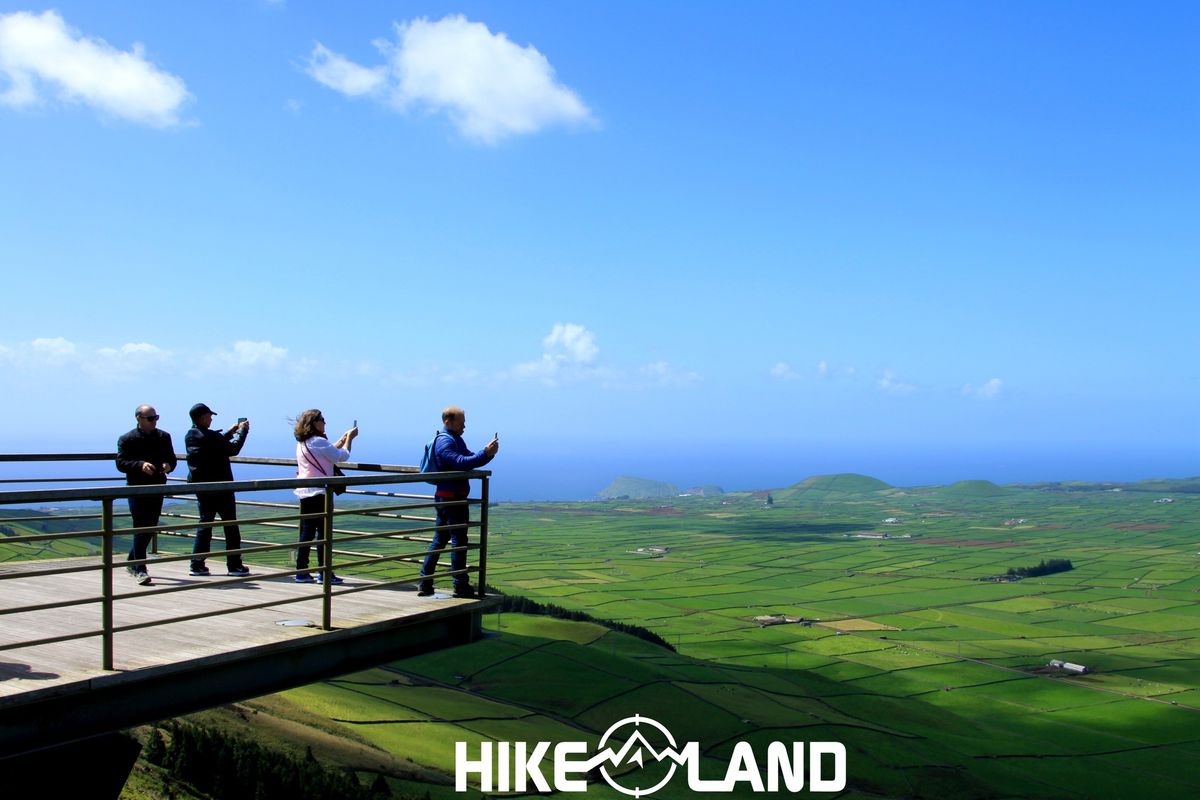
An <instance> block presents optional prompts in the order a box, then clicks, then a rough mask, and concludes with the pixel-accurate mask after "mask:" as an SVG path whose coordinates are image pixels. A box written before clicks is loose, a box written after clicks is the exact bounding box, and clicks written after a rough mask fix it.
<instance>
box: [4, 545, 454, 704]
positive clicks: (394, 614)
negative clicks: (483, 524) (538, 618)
mask: <svg viewBox="0 0 1200 800" xmlns="http://www.w3.org/2000/svg"><path fill="white" fill-rule="evenodd" d="M88 563H94V564H98V563H99V560H98V559H96V558H82V559H54V560H42V561H36V562H33V561H26V562H7V563H5V564H3V565H2V566H0V574H6V575H20V576H21V577H14V578H11V579H6V580H0V608H8V609H11V608H16V607H20V606H24V605H36V604H40V603H46V602H50V601H52V600H65V599H72V598H92V597H98V596H99V594H100V574H99V572H74V573H68V574H64V575H54V576H45V577H38V576H36V575H28V574H26V573H30V572H33V571H36V570H37V569H44V568H47V567H48V566H50V565H54V566H71V565H78V564H88ZM187 570H188V562H187V561H171V562H166V563H160V564H155V563H152V564H151V565H150V573H151V576H152V577H153V578H154V583H155V584H156V585H157V586H180V585H195V586H197V587H199V588H197V589H194V590H187V591H179V592H172V593H168V594H162V595H156V594H155V593H154V589H155V586H153V585H152V586H149V587H138V586H137V585H136V583H134V581H133V580H132V579H131V578H129V576H127V575H125V574H124V571H123V570H118V571H117V572H116V575H115V576H114V587H115V590H116V591H117V593H130V594H132V595H133V596H132V597H129V598H126V599H123V600H118V601H116V602H115V603H114V607H113V613H114V624H115V625H117V626H118V627H119V626H121V625H130V624H138V623H143V622H154V621H158V620H162V619H164V618H167V617H175V616H184V615H189V614H198V613H205V614H211V613H213V612H219V611H226V610H229V609H235V608H239V607H241V606H243V605H245V604H247V603H268V602H272V601H277V600H278V601H284V600H292V599H299V598H304V599H302V600H299V602H294V603H287V604H283V605H278V606H276V605H270V606H267V607H264V608H258V609H248V610H245V611H241V612H237V613H232V614H224V615H218V616H212V617H206V618H203V619H198V620H191V621H186V622H177V623H170V624H166V625H161V626H154V627H149V628H144V629H139V630H135V631H127V632H122V633H117V634H116V636H115V637H114V660H115V666H116V667H117V669H118V670H137V669H141V668H146V667H157V666H162V665H167V664H178V663H183V662H187V661H190V660H193V659H200V658H208V657H212V656H215V655H220V654H223V653H234V652H236V651H238V650H240V649H244V648H250V647H256V646H259V645H264V644H271V643H274V642H286V641H291V640H295V639H298V638H301V637H306V636H316V635H320V634H321V631H320V630H319V629H316V628H303V627H284V626H282V625H279V624H278V623H279V622H281V621H283V620H288V619H307V620H311V621H313V622H319V621H320V618H321V603H322V592H321V586H320V584H297V583H294V582H292V580H291V578H290V577H289V576H277V574H278V573H279V572H283V571H285V570H280V569H276V568H271V567H261V566H251V570H252V572H253V575H252V576H251V578H250V579H249V580H248V581H247V582H246V583H244V584H225V585H213V586H206V585H205V584H206V583H207V582H209V580H210V579H204V578H193V577H191V576H189V575H188V574H187ZM215 577H216V578H217V579H218V580H222V579H225V576H224V575H219V576H215ZM344 577H345V578H346V584H345V585H346V586H363V585H370V584H372V583H375V581H371V580H369V579H366V578H358V577H353V576H344ZM336 588H337V587H335V596H334V597H333V625H334V627H335V628H339V629H344V628H352V627H357V626H362V625H370V624H372V623H377V622H382V621H385V620H394V619H397V618H403V617H405V616H409V615H415V614H423V613H425V612H428V611H430V610H431V609H433V608H452V607H461V608H462V611H463V612H469V611H470V608H471V606H473V605H476V604H477V601H471V600H455V599H445V600H434V599H432V598H417V597H416V595H415V585H414V586H411V587H406V588H397V587H394V586H385V587H380V588H379V589H378V590H367V591H362V592H358V593H355V594H351V595H347V596H345V597H341V598H339V597H337V596H336ZM100 620H101V615H100V604H99V603H98V602H97V603H91V604H87V605H80V606H72V607H67V608H59V609H49V610H43V611H32V612H20V613H14V614H8V615H4V616H0V645H7V644H18V643H20V642H25V641H31V640H35V639H40V638H48V637H53V636H60V635H67V634H73V633H81V632H85V631H98V630H99V629H100V626H101V621H100ZM100 663H101V640H100V636H99V635H96V636H90V637H88V638H82V639H76V640H73V641H67V642H58V643H54V644H48V645H38V646H34V647H21V648H15V649H12V650H0V698H4V697H13V696H16V695H19V694H21V693H22V692H28V691H33V690H36V689H44V688H46V687H48V686H54V685H60V684H67V683H72V682H75V681H79V680H84V679H87V678H89V677H94V676H100V675H104V674H108V673H105V672H104V671H103V670H101V669H100Z"/></svg>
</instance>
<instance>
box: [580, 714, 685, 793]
mask: <svg viewBox="0 0 1200 800" xmlns="http://www.w3.org/2000/svg"><path fill="white" fill-rule="evenodd" d="M627 726H633V732H632V733H630V734H627V738H626V739H625V743H624V744H623V745H621V747H620V748H619V749H617V750H614V749H613V747H612V745H610V744H609V740H610V739H615V738H620V736H621V735H622V731H623V729H624V728H626V727H627ZM642 726H647V728H653V729H655V730H657V731H658V732H659V733H661V734H662V737H663V738H664V739H666V742H667V746H665V747H661V748H656V747H655V746H654V745H653V744H651V742H650V741H649V740H648V739H647V738H646V737H645V735H643V733H642ZM676 747H677V746H676V744H675V737H674V736H672V735H671V732H670V731H669V730H667V729H666V727H665V726H663V725H662V724H661V723H659V722H657V721H655V720H652V719H650V718H649V717H643V716H642V715H640V714H634V715H633V716H632V717H626V718H625V719H623V720H620V721H619V722H616V723H614V724H613V725H612V726H611V727H609V729H608V730H607V731H605V732H604V736H603V737H602V738H601V739H600V748H599V751H598V752H597V753H596V755H594V756H593V757H592V758H590V759H588V762H587V766H588V769H594V768H595V767H597V766H599V767H600V774H601V775H602V776H604V780H605V781H607V782H608V785H609V786H611V787H613V788H614V789H616V790H617V791H618V792H621V793H622V794H627V795H630V796H631V797H644V796H646V795H648V794H651V793H653V792H656V791H658V790H659V789H661V788H662V787H663V786H665V785H666V783H667V782H668V781H669V780H671V777H672V776H673V775H674V774H675V768H676V767H677V766H678V765H680V764H682V763H684V760H685V757H684V755H683V754H682V753H680V752H679V750H678V749H676ZM647 758H649V759H652V760H653V761H654V762H656V763H657V762H660V761H669V762H671V766H670V769H668V770H667V774H666V776H664V777H663V778H662V779H661V780H659V781H658V782H657V783H655V784H654V785H653V786H650V787H647V788H642V786H641V784H638V785H636V786H634V787H633V788H629V787H627V786H623V785H622V784H621V783H619V782H618V781H617V779H616V778H614V777H613V776H612V775H610V774H609V772H608V767H610V766H611V767H614V768H615V767H620V766H621V765H631V764H636V765H637V767H638V768H639V769H645V768H646V760H647ZM632 774H633V775H636V773H632ZM622 777H623V778H625V779H626V780H628V779H629V778H630V773H626V774H625V775H623V776H622Z"/></svg>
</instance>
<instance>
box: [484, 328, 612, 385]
mask: <svg viewBox="0 0 1200 800" xmlns="http://www.w3.org/2000/svg"><path fill="white" fill-rule="evenodd" d="M599 352H600V348H599V347H597V346H596V336H595V334H593V333H592V332H591V331H589V330H588V329H587V328H585V327H584V326H582V325H579V324H576V323H574V322H556V323H554V326H553V327H552V328H551V329H550V333H548V334H546V336H545V337H544V338H543V339H542V357H541V358H539V359H537V360H536V361H526V362H524V363H521V364H517V365H516V366H515V367H513V368H512V369H511V370H509V371H508V372H507V373H505V374H504V375H502V377H513V378H518V379H524V380H540V381H541V382H542V383H544V384H546V385H547V386H556V385H558V383H559V382H560V381H564V380H567V381H577V380H585V379H599V380H605V379H613V378H615V377H616V374H615V373H614V371H613V370H611V369H609V368H607V367H600V366H596V365H595V364H594V363H593V362H594V361H595V360H596V355H597V354H598V353H599Z"/></svg>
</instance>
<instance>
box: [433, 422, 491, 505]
mask: <svg viewBox="0 0 1200 800" xmlns="http://www.w3.org/2000/svg"><path fill="white" fill-rule="evenodd" d="M433 453H434V456H435V457H436V458H437V468H438V471H439V472H465V471H466V470H470V469H478V468H479V467H482V466H483V465H484V464H486V463H488V462H489V461H491V460H492V457H491V456H490V455H488V453H487V451H486V450H480V451H479V452H478V453H472V452H471V451H470V449H469V448H468V447H467V443H466V442H464V441H463V438H462V437H461V436H455V435H454V434H453V433H450V431H448V430H446V429H445V428H442V429H441V430H440V431H438V437H437V442H436V443H434V445H433ZM435 486H436V487H437V491H439V492H453V493H454V494H457V495H461V496H463V497H466V496H467V494H469V493H470V491H471V484H470V482H469V481H466V480H454V481H445V482H443V483H437V484H435Z"/></svg>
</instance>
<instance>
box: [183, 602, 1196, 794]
mask: <svg viewBox="0 0 1200 800" xmlns="http://www.w3.org/2000/svg"><path fill="white" fill-rule="evenodd" d="M486 622H487V626H486V627H487V631H488V636H487V637H486V638H484V639H483V640H482V641H479V642H476V643H474V644H471V645H466V646H463V647H458V648H453V649H450V650H445V651H441V652H439V653H433V654H429V655H425V656H420V657H416V658H411V659H407V660H404V661H400V662H395V663H392V664H389V665H386V666H383V667H380V668H378V669H374V670H369V671H367V672H362V673H358V674H355V675H348V676H344V677H342V678H338V679H334V680H329V681H324V682H322V683H319V684H314V685H312V686H307V687H304V688H301V689H296V690H293V691H290V692H285V693H282V694H280V695H273V696H271V697H267V698H262V699H260V700H256V701H251V702H249V703H246V704H243V705H241V706H239V707H235V708H231V709H225V710H220V711H215V712H207V713H206V714H205V715H201V716H202V717H203V718H204V720H205V721H206V722H207V724H210V725H219V726H222V727H223V728H225V729H227V730H229V731H232V732H237V733H240V734H242V735H245V734H250V735H252V736H255V737H257V738H258V739H259V740H260V741H264V742H269V743H273V744H274V746H277V747H280V748H284V749H288V750H290V751H292V752H296V751H303V749H304V748H305V747H312V748H313V749H314V753H315V754H316V755H317V756H318V757H319V758H321V759H322V761H323V762H327V763H330V764H332V765H335V766H343V767H346V768H349V769H352V770H354V771H356V772H358V773H359V774H360V775H363V776H366V778H367V779H364V781H363V782H364V783H369V773H382V774H384V775H386V776H388V777H389V778H390V779H391V780H392V782H393V785H394V786H395V787H396V788H397V789H398V790H399V789H401V788H402V789H404V790H406V791H410V790H412V789H413V788H414V787H416V786H423V787H429V789H430V791H431V794H432V796H434V797H450V796H453V795H452V794H451V793H450V791H449V789H450V787H449V782H450V780H451V776H452V775H453V769H454V764H453V754H454V742H456V741H467V742H471V743H476V742H479V741H481V740H485V739H486V740H517V739H520V740H524V741H530V742H533V741H550V742H559V741H579V740H582V741H587V742H589V743H592V744H595V743H596V742H597V741H598V738H599V736H600V735H601V734H603V733H604V731H605V730H606V729H607V728H608V726H609V725H611V724H612V723H613V722H615V721H616V720H618V719H621V718H623V717H626V716H629V715H631V714H634V713H639V714H642V715H644V716H649V717H651V718H653V719H655V720H657V721H659V722H661V723H663V724H664V725H666V726H667V727H668V728H669V729H670V730H671V731H672V732H673V733H675V734H676V737H677V738H678V739H682V740H685V741H691V740H695V741H699V742H701V744H702V746H701V750H702V752H703V754H704V756H705V765H706V766H705V767H704V768H703V769H704V772H705V774H706V775H714V776H715V775H719V774H721V773H723V771H724V768H725V765H726V764H727V763H728V758H729V756H730V754H731V752H732V748H733V745H734V743H736V742H737V741H739V740H746V741H749V742H751V743H752V745H753V746H755V747H756V748H761V749H762V750H764V751H765V747H766V744H767V743H768V742H769V741H774V740H784V741H792V740H796V741H814V740H817V741H823V740H835V741H840V742H843V743H844V744H845V745H846V746H847V749H848V752H849V763H848V773H849V777H850V786H849V787H848V788H849V791H848V792H847V793H846V794H845V795H843V796H847V797H953V798H988V797H997V796H1010V797H1025V798H1041V797H1046V798H1050V797H1054V798H1059V797H1123V796H1135V795H1137V794H1138V792H1139V789H1140V788H1141V787H1142V786H1144V785H1145V784H1146V782H1147V781H1152V782H1153V784H1154V785H1155V786H1156V789H1157V792H1158V794H1159V795H1160V796H1167V797H1176V796H1187V795H1189V794H1191V793H1193V792H1194V790H1195V789H1196V788H1197V787H1196V783H1197V779H1196V777H1195V776H1191V775H1188V774H1186V773H1181V772H1180V771H1178V770H1177V769H1174V768H1173V766H1172V763H1173V761H1172V759H1176V758H1179V759H1190V758H1194V757H1196V756H1200V747H1197V745H1196V744H1195V743H1194V736H1192V735H1191V733H1189V726H1190V725H1191V724H1192V720H1191V719H1190V715H1187V718H1185V717H1181V716H1180V715H1179V712H1177V711H1174V710H1173V709H1171V708H1169V707H1163V706H1158V707H1156V706H1151V705H1148V704H1145V703H1142V704H1140V705H1139V704H1138V703H1135V702H1134V703H1131V702H1128V701H1122V700H1120V699H1119V698H1113V697H1105V696H1099V695H1096V693H1094V692H1091V691H1089V690H1088V689H1086V688H1083V687H1079V686H1073V685H1071V684H1069V683H1062V682H1052V681H1042V680H1038V679H1032V678H1022V677H1021V676H1019V675H1008V676H996V675H991V674H989V671H988V670H987V668H985V667H981V666H978V665H973V664H971V663H955V662H953V661H951V660H947V659H931V658H928V657H925V658H920V657H917V658H906V657H905V656H904V654H903V653H894V654H893V656H892V657H891V658H890V659H887V658H884V659H882V660H879V659H878V658H877V659H876V661H877V663H878V664H879V665H883V666H885V667H886V669H885V671H884V673H882V674H884V675H888V676H890V677H889V678H888V679H887V680H883V681H881V680H876V681H875V682H874V683H873V684H872V682H870V681H864V680H852V679H851V680H847V679H846V678H845V677H831V676H828V675H826V674H822V671H821V670H815V669H770V668H748V667H745V666H739V665H736V664H729V663H712V662H708V661H704V660H698V659H694V658H689V657H687V656H683V655H678V654H674V653H670V652H668V651H666V650H663V649H662V648H658V647H654V646H652V645H649V644H647V643H645V642H642V641H640V640H637V639H633V638H632V637H628V636H625V635H623V634H620V633H616V632H612V631H606V630H604V629H603V628H600V627H598V626H595V625H590V624H587V623H572V622H566V621H561V620H552V619H547V618H544V617H526V616H523V615H517V614H505V615H502V616H499V617H497V616H495V615H490V616H489V617H488V618H487V620H486ZM825 633H826V635H823V636H821V637H818V638H816V639H813V640H810V641H809V643H808V645H807V646H805V647H803V648H799V647H798V648H797V649H796V651H795V652H796V653H797V656H798V658H799V657H801V656H802V655H803V654H804V653H806V652H807V653H809V654H811V655H813V656H817V657H819V658H822V659H824V660H825V661H827V662H830V661H831V659H830V658H829V656H828V655H826V654H825V653H826V651H827V648H826V647H825V646H824V645H822V644H821V643H822V642H824V643H828V644H832V643H833V642H835V641H837V642H839V643H840V642H841V641H842V640H843V639H845V640H846V644H848V645H855V646H853V647H849V648H840V649H843V650H849V651H854V650H856V649H857V650H858V651H859V652H860V653H864V654H869V653H876V654H881V653H882V651H879V650H872V649H871V648H870V647H869V646H868V642H867V640H859V639H857V638H851V637H836V636H835V635H834V634H833V633H832V632H825ZM868 660H870V659H868ZM922 663H924V664H926V668H927V670H928V672H923V673H921V674H922V675H924V678H921V677H919V676H917V675H912V674H911V673H913V672H914V671H916V670H917V667H918V666H919V665H920V664H922ZM900 687H903V689H902V690H901V691H897V689H898V688H900ZM1049 712H1053V713H1049ZM1131 720H1137V721H1139V722H1140V723H1143V724H1144V726H1145V729H1146V731H1147V732H1148V733H1147V735H1143V736H1137V737H1134V736H1130V735H1129V733H1128V731H1125V730H1121V729H1120V726H1121V725H1122V724H1124V723H1128V722H1129V721H1131ZM296 723H302V724H296ZM1089 754H1090V757H1087V756H1089ZM659 795H660V796H662V797H664V798H686V797H690V796H691V794H690V793H689V792H688V790H687V787H686V783H685V782H684V781H683V780H682V778H676V779H674V780H673V781H672V782H671V783H670V784H668V786H667V787H665V788H664V789H662V790H661V791H660V792H659ZM587 796H588V797H597V798H612V799H613V800H616V798H619V797H620V796H621V795H619V794H618V793H616V792H615V791H614V790H612V789H611V788H610V787H608V786H607V784H605V783H603V782H602V781H601V782H599V783H597V784H595V785H594V786H593V787H592V788H591V789H590V790H589V792H588V795H587ZM733 796H735V797H749V796H750V793H749V792H741V793H735V794H734V795H733Z"/></svg>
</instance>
